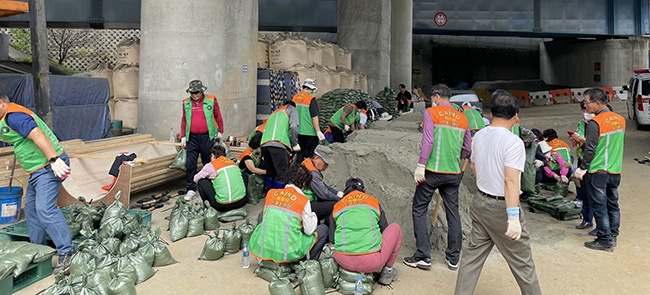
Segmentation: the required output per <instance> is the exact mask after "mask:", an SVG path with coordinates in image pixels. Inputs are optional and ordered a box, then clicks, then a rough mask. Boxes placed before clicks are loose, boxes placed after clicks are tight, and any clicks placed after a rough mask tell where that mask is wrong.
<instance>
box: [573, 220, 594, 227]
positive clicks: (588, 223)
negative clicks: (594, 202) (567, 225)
mask: <svg viewBox="0 0 650 295" xmlns="http://www.w3.org/2000/svg"><path fill="white" fill-rule="evenodd" d="M592 226H594V224H593V223H591V222H586V221H583V222H581V223H580V224H578V225H576V229H587V228H591V227H592Z"/></svg>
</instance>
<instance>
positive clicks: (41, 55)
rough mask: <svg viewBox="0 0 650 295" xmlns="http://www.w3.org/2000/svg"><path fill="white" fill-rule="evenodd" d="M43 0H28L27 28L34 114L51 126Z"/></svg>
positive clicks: (48, 62) (48, 65) (48, 68)
mask: <svg viewBox="0 0 650 295" xmlns="http://www.w3.org/2000/svg"><path fill="white" fill-rule="evenodd" d="M46 21H47V20H46V18H45V0H29V29H30V31H31V39H32V76H33V77H34V104H35V106H36V114H37V115H38V116H39V117H40V118H41V119H42V120H43V121H45V123H46V124H47V125H48V126H50V127H52V111H51V109H50V60H49V58H48V55H47V52H48V49H47V25H46Z"/></svg>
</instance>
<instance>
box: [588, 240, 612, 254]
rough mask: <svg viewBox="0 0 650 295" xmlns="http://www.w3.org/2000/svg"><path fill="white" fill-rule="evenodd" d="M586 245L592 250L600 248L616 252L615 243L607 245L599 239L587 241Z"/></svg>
mask: <svg viewBox="0 0 650 295" xmlns="http://www.w3.org/2000/svg"><path fill="white" fill-rule="evenodd" d="M585 247H587V248H589V249H591V250H600V251H606V252H614V246H613V245H611V244H610V245H607V244H606V243H603V242H600V241H599V240H598V239H595V240H593V241H592V242H585Z"/></svg>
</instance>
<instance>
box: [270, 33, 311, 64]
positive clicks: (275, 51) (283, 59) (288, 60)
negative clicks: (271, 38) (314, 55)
mask: <svg viewBox="0 0 650 295" xmlns="http://www.w3.org/2000/svg"><path fill="white" fill-rule="evenodd" d="M307 59H308V53H307V43H306V42H305V40H303V39H301V38H298V37H289V38H287V39H284V40H278V41H276V42H273V43H272V44H269V66H270V68H271V69H273V70H286V69H288V68H290V67H291V66H293V65H295V64H298V63H304V62H305V61H306V60H307Z"/></svg>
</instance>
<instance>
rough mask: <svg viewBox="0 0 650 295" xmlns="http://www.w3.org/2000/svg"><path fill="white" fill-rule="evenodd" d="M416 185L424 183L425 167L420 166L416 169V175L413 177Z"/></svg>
mask: <svg viewBox="0 0 650 295" xmlns="http://www.w3.org/2000/svg"><path fill="white" fill-rule="evenodd" d="M413 178H414V179H415V183H420V182H424V166H423V165H420V164H418V167H417V168H415V174H414V176H413Z"/></svg>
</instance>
